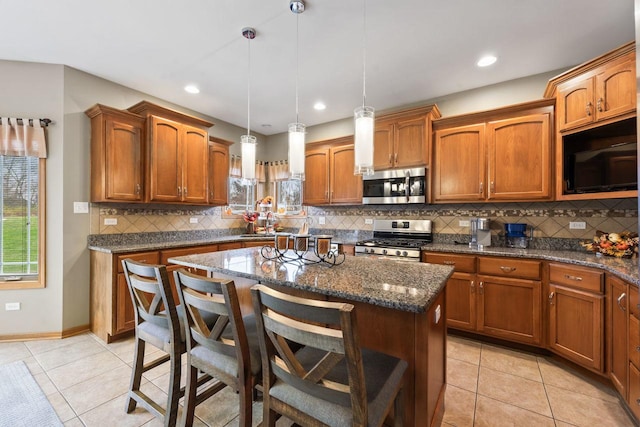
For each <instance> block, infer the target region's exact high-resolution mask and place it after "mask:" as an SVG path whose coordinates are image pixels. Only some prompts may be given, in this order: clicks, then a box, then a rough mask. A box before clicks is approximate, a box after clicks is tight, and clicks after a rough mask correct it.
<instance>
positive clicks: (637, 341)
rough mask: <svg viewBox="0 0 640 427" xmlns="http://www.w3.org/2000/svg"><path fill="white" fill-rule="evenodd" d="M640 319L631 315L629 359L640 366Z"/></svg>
mask: <svg viewBox="0 0 640 427" xmlns="http://www.w3.org/2000/svg"><path fill="white" fill-rule="evenodd" d="M639 347H640V320H638V319H636V318H635V317H633V316H631V317H629V361H631V363H633V364H634V365H636V367H640V351H638V348H639Z"/></svg>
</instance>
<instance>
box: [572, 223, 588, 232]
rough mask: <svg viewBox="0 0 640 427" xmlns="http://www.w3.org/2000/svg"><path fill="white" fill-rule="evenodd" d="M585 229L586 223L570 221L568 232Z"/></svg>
mask: <svg viewBox="0 0 640 427" xmlns="http://www.w3.org/2000/svg"><path fill="white" fill-rule="evenodd" d="M586 228H587V223H586V222H584V221H570V222H569V229H570V230H585V229H586Z"/></svg>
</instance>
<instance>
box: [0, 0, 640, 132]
mask: <svg viewBox="0 0 640 427" xmlns="http://www.w3.org/2000/svg"><path fill="white" fill-rule="evenodd" d="M633 3H634V2H633V0H615V1H602V0H528V1H524V0H482V1H471V0H447V1H442V0H402V1H393V2H392V1H389V0H366V50H365V49H363V40H364V39H365V37H363V34H364V31H363V27H364V25H363V22H364V19H363V16H364V15H363V0H349V1H346V0H305V4H306V11H305V12H304V13H303V14H301V15H295V14H293V13H292V12H291V11H290V10H289V0H243V1H239V0H182V1H180V2H177V1H172V0H135V1H131V0H108V1H87V0H60V1H55V2H54V1H51V0H20V1H17V0H0V6H1V9H2V16H3V19H2V21H3V22H2V34H3V42H2V43H0V59H6V60H19V61H32V62H44V63H55V64H64V65H68V66H71V67H74V68H77V69H79V70H82V71H85V72H88V73H91V74H94V75H96V76H99V77H103V78H105V79H107V80H111V81H113V82H116V83H119V84H122V85H124V86H127V87H130V88H134V89H136V90H139V91H142V92H145V93H148V94H150V95H153V96H156V97H158V98H161V99H165V100H167V101H170V102H173V103H175V104H178V105H181V106H184V107H187V108H190V109H192V110H195V111H198V112H200V113H202V114H206V115H209V116H212V117H215V118H218V119H221V120H224V121H227V122H230V123H233V124H235V125H238V126H241V127H246V126H247V83H248V81H250V87H251V109H250V110H251V130H252V131H254V132H258V133H261V134H264V135H271V134H275V133H280V132H285V131H286V129H287V124H288V123H292V122H295V121H296V115H295V104H296V102H295V101H296V95H295V83H296V54H295V53H296V50H295V46H296V19H298V24H299V30H298V31H299V37H298V40H299V66H298V71H299V78H298V87H299V97H298V99H299V121H300V122H302V123H305V124H306V125H307V126H311V125H315V124H319V123H324V122H329V121H332V120H337V119H342V118H345V117H350V116H351V115H352V114H353V109H354V108H355V107H357V106H358V105H362V77H363V52H366V91H367V105H371V106H374V107H375V108H376V110H378V111H379V110H385V109H390V108H393V107H397V106H402V105H407V104H412V103H417V102H420V101H423V100H427V99H433V98H436V97H438V96H442V95H446V94H451V93H455V92H460V91H463V90H467V89H472V88H476V87H481V86H486V85H489V84H494V83H498V82H502V81H506V80H511V79H515V78H519V77H523V76H528V75H533V74H538V73H542V72H547V71H551V70H557V69H564V68H568V67H571V66H573V65H576V64H579V63H581V62H584V61H586V60H588V59H590V58H593V57H595V56H598V55H600V54H603V53H605V52H607V51H608V50H611V49H613V48H615V47H618V46H620V45H622V44H624V43H626V42H628V41H630V40H632V39H633V38H634V8H633ZM246 26H251V27H254V28H255V29H256V31H257V37H256V38H255V39H254V40H253V41H251V48H250V51H251V55H250V57H251V66H250V70H251V73H250V79H248V68H249V66H248V59H249V55H248V53H249V49H248V43H249V42H248V41H247V40H246V39H245V38H243V37H242V34H241V30H242V28H243V27H246ZM486 53H492V54H494V55H495V56H497V57H498V62H497V63H496V64H494V65H493V66H491V67H487V68H482V69H481V68H478V67H476V66H475V62H476V61H477V60H478V59H479V57H480V56H482V55H483V54H486ZM187 84H196V85H197V86H198V87H199V88H200V91H201V92H200V93H199V94H197V95H192V94H188V93H186V92H185V91H184V90H183V88H184V86H185V85H187ZM540 96H542V93H540ZM319 100H321V101H323V102H324V103H326V105H327V108H326V110H324V111H320V112H319V111H315V110H314V109H313V108H312V106H313V104H314V103H315V102H316V101H319Z"/></svg>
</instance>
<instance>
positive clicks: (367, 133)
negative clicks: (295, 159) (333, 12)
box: [353, 0, 375, 175]
mask: <svg viewBox="0 0 640 427" xmlns="http://www.w3.org/2000/svg"><path fill="white" fill-rule="evenodd" d="M362 3H363V8H362V10H363V25H362V27H363V30H362V106H361V107H358V108H356V109H355V110H354V122H355V137H354V157H355V167H354V171H353V173H354V174H355V175H371V174H372V173H373V132H374V124H375V123H374V120H375V109H374V108H373V107H368V106H367V105H366V100H367V91H366V87H367V85H366V82H367V79H366V68H367V53H366V52H367V6H366V5H367V1H366V0H363V1H362Z"/></svg>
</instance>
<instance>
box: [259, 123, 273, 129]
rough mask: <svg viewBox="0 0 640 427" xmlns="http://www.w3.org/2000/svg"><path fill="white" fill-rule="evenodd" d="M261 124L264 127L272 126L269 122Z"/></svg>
mask: <svg viewBox="0 0 640 427" xmlns="http://www.w3.org/2000/svg"><path fill="white" fill-rule="evenodd" d="M260 126H262V127H263V128H270V127H271V125H270V124H269V123H263V124H261V125H260Z"/></svg>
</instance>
